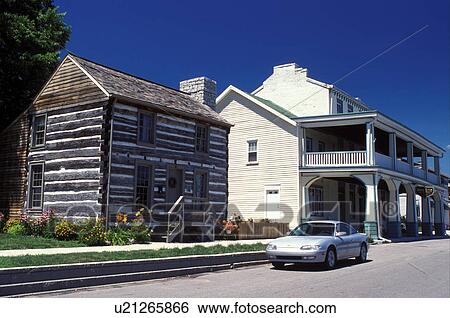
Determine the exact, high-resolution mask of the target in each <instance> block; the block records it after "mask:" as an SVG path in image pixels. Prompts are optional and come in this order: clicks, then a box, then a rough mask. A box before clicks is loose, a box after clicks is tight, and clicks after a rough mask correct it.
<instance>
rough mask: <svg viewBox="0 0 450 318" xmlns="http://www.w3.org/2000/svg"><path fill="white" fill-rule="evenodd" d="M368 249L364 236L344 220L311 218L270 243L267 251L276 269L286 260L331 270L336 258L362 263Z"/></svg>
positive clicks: (281, 266)
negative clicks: (316, 219) (318, 265)
mask: <svg viewBox="0 0 450 318" xmlns="http://www.w3.org/2000/svg"><path fill="white" fill-rule="evenodd" d="M368 248H369V244H368V237H367V235H366V234H362V233H358V231H356V230H355V229H354V228H353V227H352V226H351V225H349V224H347V223H344V222H339V221H311V222H306V223H303V224H300V225H299V226H297V227H296V228H295V229H294V230H293V231H292V232H290V233H289V234H288V236H285V237H280V238H278V239H276V240H274V241H272V242H270V244H269V245H267V248H266V253H267V256H268V258H269V260H270V261H271V262H272V265H273V266H274V267H275V268H283V266H284V265H285V264H286V263H323V264H324V265H325V267H326V268H329V269H331V268H334V267H336V263H337V261H338V260H342V259H347V258H351V257H356V259H357V260H358V261H359V262H365V261H366V260H367V251H368Z"/></svg>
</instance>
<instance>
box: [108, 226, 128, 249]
mask: <svg viewBox="0 0 450 318" xmlns="http://www.w3.org/2000/svg"><path fill="white" fill-rule="evenodd" d="M106 237H107V239H108V242H109V243H111V245H128V244H131V243H133V240H134V237H133V233H132V232H131V231H130V230H128V229H122V228H119V227H112V228H111V229H110V230H109V231H108V233H107V235H106Z"/></svg>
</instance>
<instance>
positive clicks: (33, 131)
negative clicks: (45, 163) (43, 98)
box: [31, 113, 47, 148]
mask: <svg viewBox="0 0 450 318" xmlns="http://www.w3.org/2000/svg"><path fill="white" fill-rule="evenodd" d="M40 117H43V118H44V128H43V129H42V130H39V131H37V129H36V128H37V126H36V122H37V118H40ZM37 133H42V134H43V136H42V143H39V144H38V143H36V136H37ZM46 134H47V114H46V113H45V114H35V115H33V120H32V127H31V147H32V148H42V147H45V141H46V138H45V135H46Z"/></svg>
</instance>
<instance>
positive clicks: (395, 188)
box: [384, 180, 402, 238]
mask: <svg viewBox="0 0 450 318" xmlns="http://www.w3.org/2000/svg"><path fill="white" fill-rule="evenodd" d="M389 183H391V185H390V186H389V204H388V205H387V206H386V207H385V211H384V213H387V217H388V235H389V238H399V237H401V236H402V229H401V220H400V195H399V188H400V184H401V182H400V181H399V180H391V181H390V182H389Z"/></svg>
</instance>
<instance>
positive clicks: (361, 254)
mask: <svg viewBox="0 0 450 318" xmlns="http://www.w3.org/2000/svg"><path fill="white" fill-rule="evenodd" d="M356 260H357V261H358V262H359V263H364V262H365V261H367V246H366V244H362V245H361V249H360V250H359V256H358V257H356Z"/></svg>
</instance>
